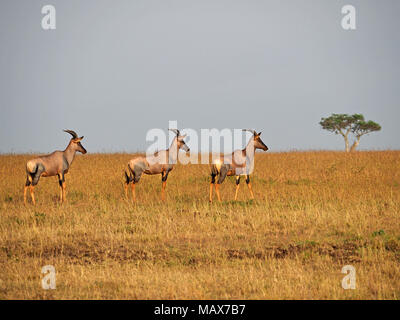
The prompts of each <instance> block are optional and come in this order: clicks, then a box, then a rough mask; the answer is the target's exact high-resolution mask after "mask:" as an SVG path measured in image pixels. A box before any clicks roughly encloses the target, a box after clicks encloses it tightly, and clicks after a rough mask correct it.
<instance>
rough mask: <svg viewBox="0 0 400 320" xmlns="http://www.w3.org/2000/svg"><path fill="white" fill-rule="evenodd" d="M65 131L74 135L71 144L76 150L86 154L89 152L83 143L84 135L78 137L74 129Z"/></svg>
mask: <svg viewBox="0 0 400 320" xmlns="http://www.w3.org/2000/svg"><path fill="white" fill-rule="evenodd" d="M64 132H67V133H69V134H70V135H71V136H72V138H71V142H70V145H71V147H72V148H73V150H74V151H78V152H80V153H82V154H85V153H86V152H87V151H86V149H85V148H84V147H83V146H82V144H81V140H82V139H83V136H82V137H78V135H77V134H76V132H75V131H72V130H64Z"/></svg>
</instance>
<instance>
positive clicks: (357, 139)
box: [350, 137, 360, 152]
mask: <svg viewBox="0 0 400 320" xmlns="http://www.w3.org/2000/svg"><path fill="white" fill-rule="evenodd" d="M359 144H360V137H357V138H356V140H354V143H353V145H352V146H351V149H350V152H352V151H354V150H356V148H357V147H358V145H359Z"/></svg>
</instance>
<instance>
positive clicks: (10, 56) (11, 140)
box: [0, 0, 400, 153]
mask: <svg viewBox="0 0 400 320" xmlns="http://www.w3.org/2000/svg"><path fill="white" fill-rule="evenodd" d="M46 4H52V5H54V6H55V8H56V23H57V24H56V30H48V31H45V30H43V29H42V27H41V20H42V17H43V14H42V13H41V9H42V6H44V5H46ZM346 4H352V5H354V6H355V8H356V10H357V21H356V22H357V29H356V30H353V31H345V30H344V29H343V28H342V27H341V19H342V16H343V15H342V13H341V8H342V6H343V5H346ZM399 17H400V1H398V0H393V1H390V0H386V1H378V0H375V1H371V0H362V1H357V0H346V1H341V0H336V1H332V0H318V1H317V0H313V1H311V0H291V1H288V0H276V1H268V0H246V1H245V0H241V1H236V0H226V1H225V0H224V1H223V0H201V1H200V0H197V1H194V0H174V1H172V0H140V1H139V0H126V1H125V0H124V1H123V0H116V1H101V0H90V1H89V0H85V1H72V0H69V1H59V0H46V1H38V0H37V1H32V0H19V1H15V0H2V1H1V3H0V30H1V31H0V43H1V47H0V48H1V49H0V106H1V117H0V152H2V153H8V152H17V153H21V152H22V153H25V152H40V153H45V152H50V151H52V150H55V149H63V148H64V147H65V146H66V144H67V142H68V139H69V136H68V135H67V134H66V133H64V132H62V129H72V130H75V131H77V133H78V134H79V135H84V136H85V139H84V140H83V141H82V143H83V145H84V146H85V147H86V148H87V149H88V151H89V152H117V151H127V152H132V151H137V150H145V149H146V147H147V146H148V145H150V144H151V143H150V142H146V133H147V131H148V130H149V129H152V128H162V129H167V128H168V121H169V120H177V121H178V126H179V128H180V129H183V128H192V129H196V130H200V129H201V128H218V129H223V128H232V129H234V128H254V129H256V130H257V131H261V130H262V131H263V134H262V137H263V140H264V142H265V143H266V144H267V145H268V146H269V147H270V150H271V151H284V150H293V149H297V150H309V149H317V150H319V149H333V150H342V149H343V147H344V143H343V139H342V138H341V137H340V136H336V135H334V134H331V133H328V132H326V131H323V130H322V129H321V128H320V126H319V124H318V122H319V121H320V119H321V117H325V116H328V115H330V114H331V113H362V114H364V115H365V117H366V118H367V119H368V120H369V119H371V120H374V121H376V122H378V123H379V124H381V125H382V131H381V132H378V133H372V134H370V135H368V136H365V137H363V138H362V140H361V145H360V147H361V148H362V149H385V148H390V149H400V139H399V138H400V135H399V133H400V126H399V120H400V104H399V102H400V82H399V79H400V65H399V57H400V19H399ZM189 145H190V143H189Z"/></svg>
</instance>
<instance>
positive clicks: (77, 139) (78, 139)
mask: <svg viewBox="0 0 400 320" xmlns="http://www.w3.org/2000/svg"><path fill="white" fill-rule="evenodd" d="M82 139H83V136H82V137H80V138H76V139H73V140H74V141H75V142H76V143H78V142H80V141H81V140H82Z"/></svg>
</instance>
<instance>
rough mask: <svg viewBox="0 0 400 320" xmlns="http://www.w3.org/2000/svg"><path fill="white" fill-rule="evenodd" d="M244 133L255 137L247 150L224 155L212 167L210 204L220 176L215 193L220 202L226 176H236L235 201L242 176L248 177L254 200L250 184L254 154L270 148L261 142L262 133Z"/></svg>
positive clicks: (250, 141) (252, 196) (252, 195)
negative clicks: (257, 150)
mask: <svg viewBox="0 0 400 320" xmlns="http://www.w3.org/2000/svg"><path fill="white" fill-rule="evenodd" d="M243 131H250V132H251V133H252V134H253V136H252V138H251V139H250V140H249V142H248V143H247V146H246V148H244V149H243V150H235V151H234V152H232V153H231V154H228V155H223V156H221V157H219V158H218V159H216V160H214V161H213V163H212V165H211V183H210V202H212V198H213V187H214V184H215V177H216V176H217V175H219V177H218V181H217V185H216V186H215V192H216V193H217V197H218V201H221V196H220V194H219V187H220V185H221V183H222V182H224V180H225V178H226V176H233V175H236V192H235V201H236V199H237V195H238V191H239V183H240V176H241V175H245V176H246V184H247V186H248V188H249V191H250V195H251V198H252V199H254V194H253V190H252V188H251V184H250V176H249V175H250V172H252V170H253V162H254V152H255V150H256V149H262V150H264V151H267V150H268V147H267V146H266V145H265V144H264V142H263V141H262V140H261V138H260V135H261V132H259V133H257V132H256V131H254V130H248V129H243Z"/></svg>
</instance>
